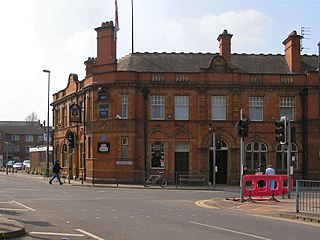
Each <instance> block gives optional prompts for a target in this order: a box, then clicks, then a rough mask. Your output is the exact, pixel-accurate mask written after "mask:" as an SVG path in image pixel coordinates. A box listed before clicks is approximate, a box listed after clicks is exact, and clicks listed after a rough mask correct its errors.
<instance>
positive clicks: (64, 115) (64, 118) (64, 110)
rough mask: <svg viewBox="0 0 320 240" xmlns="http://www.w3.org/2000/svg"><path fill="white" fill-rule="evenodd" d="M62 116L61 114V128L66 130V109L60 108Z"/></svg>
mask: <svg viewBox="0 0 320 240" xmlns="http://www.w3.org/2000/svg"><path fill="white" fill-rule="evenodd" d="M62 114H63V121H62V124H63V125H62V127H63V128H66V127H67V108H66V107H63V108H62Z"/></svg>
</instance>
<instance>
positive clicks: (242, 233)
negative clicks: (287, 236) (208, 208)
mask: <svg viewBox="0 0 320 240" xmlns="http://www.w3.org/2000/svg"><path fill="white" fill-rule="evenodd" d="M190 223H192V224H195V225H199V226H203V227H208V228H214V229H218V230H221V231H225V232H230V233H234V234H239V235H243V236H247V237H252V238H257V239H262V240H271V239H270V238H265V237H261V236H258V235H253V234H250V233H245V232H238V231H235V230H231V229H227V228H221V227H217V226H212V225H207V224H204V223H198V222H190Z"/></svg>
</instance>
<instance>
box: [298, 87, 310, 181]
mask: <svg viewBox="0 0 320 240" xmlns="http://www.w3.org/2000/svg"><path fill="white" fill-rule="evenodd" d="M299 95H300V97H301V105H302V121H301V126H302V179H305V180H306V179H308V172H309V169H308V167H309V164H308V136H309V126H308V125H309V124H308V89H306V88H305V89H303V90H302V92H300V93H299Z"/></svg>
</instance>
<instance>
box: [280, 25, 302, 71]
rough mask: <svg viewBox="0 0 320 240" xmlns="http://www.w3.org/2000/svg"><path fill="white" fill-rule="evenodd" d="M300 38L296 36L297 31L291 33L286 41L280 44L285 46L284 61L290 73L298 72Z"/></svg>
mask: <svg viewBox="0 0 320 240" xmlns="http://www.w3.org/2000/svg"><path fill="white" fill-rule="evenodd" d="M301 38H302V37H301V36H300V35H297V31H292V32H291V33H290V34H289V36H288V37H287V39H286V40H284V41H283V42H282V44H283V45H284V46H285V49H284V51H285V54H286V60H287V63H288V65H289V67H290V70H291V72H293V73H299V72H300V39H301Z"/></svg>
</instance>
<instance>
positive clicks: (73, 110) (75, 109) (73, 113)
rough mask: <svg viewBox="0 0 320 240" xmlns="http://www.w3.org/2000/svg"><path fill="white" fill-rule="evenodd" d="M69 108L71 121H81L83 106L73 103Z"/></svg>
mask: <svg viewBox="0 0 320 240" xmlns="http://www.w3.org/2000/svg"><path fill="white" fill-rule="evenodd" d="M69 110H70V111H69V118H70V122H80V120H81V118H80V113H81V111H80V110H81V108H80V107H79V106H78V105H77V104H73V105H71V106H70V108H69Z"/></svg>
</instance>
